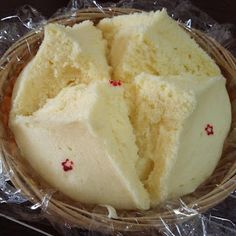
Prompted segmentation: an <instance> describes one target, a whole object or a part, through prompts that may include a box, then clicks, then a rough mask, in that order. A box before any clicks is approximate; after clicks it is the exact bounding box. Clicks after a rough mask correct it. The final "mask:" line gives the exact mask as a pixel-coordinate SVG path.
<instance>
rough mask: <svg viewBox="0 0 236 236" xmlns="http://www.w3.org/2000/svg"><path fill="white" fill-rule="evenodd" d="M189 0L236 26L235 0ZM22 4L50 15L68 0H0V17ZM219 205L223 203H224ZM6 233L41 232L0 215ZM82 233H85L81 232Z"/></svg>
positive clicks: (35, 235)
mask: <svg viewBox="0 0 236 236" xmlns="http://www.w3.org/2000/svg"><path fill="white" fill-rule="evenodd" d="M98 2H99V1H98ZM100 2H106V1H100ZM113 2H116V1H113ZM191 2H192V3H194V4H195V5H196V6H197V7H199V8H200V9H202V10H204V11H205V12H206V13H208V15H210V16H211V17H212V18H213V19H215V20H216V21H217V22H219V23H231V24H234V25H235V26H236V0H220V1H217V0H192V1H191ZM24 4H29V5H31V6H33V7H34V8H36V9H37V10H38V11H39V12H41V13H42V14H43V15H44V16H46V17H50V16H51V15H52V14H53V13H54V12H55V11H56V10H57V9H58V8H61V7H64V6H66V5H67V4H68V0H48V1H45V0H2V1H1V3H0V18H3V17H6V16H9V15H14V14H15V12H16V9H17V8H18V7H20V6H22V5H24ZM234 203H235V202H234ZM221 205H224V203H223V204H221ZM1 208H2V209H3V208H4V211H5V212H6V213H7V206H1V207H0V213H1V212H2V211H1ZM221 208H222V207H221ZM223 209H224V207H223ZM234 209H235V208H234ZM235 223H236V222H235ZM33 226H35V227H37V228H40V229H42V230H44V231H46V232H48V233H49V234H50V235H59V234H58V232H56V231H55V230H54V229H53V228H52V227H50V226H49V225H47V223H45V222H38V223H34V224H33ZM8 235H9V236H16V235H17V236H18V235H25V236H39V235H42V234H41V233H39V232H35V231H34V230H31V229H29V228H26V227H25V226H21V225H19V224H18V223H14V222H12V221H11V220H9V219H4V218H3V217H1V216H0V236H8ZM83 235H86V234H84V233H83Z"/></svg>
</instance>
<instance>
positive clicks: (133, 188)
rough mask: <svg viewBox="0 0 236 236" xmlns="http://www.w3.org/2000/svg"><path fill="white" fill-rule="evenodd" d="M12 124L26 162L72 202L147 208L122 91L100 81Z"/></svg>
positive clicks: (62, 95)
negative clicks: (137, 169) (137, 170)
mask: <svg viewBox="0 0 236 236" xmlns="http://www.w3.org/2000/svg"><path fill="white" fill-rule="evenodd" d="M10 125H11V127H12V129H13V130H14V134H15V138H16V142H17V144H18V146H19V148H20V150H21V151H22V155H23V156H24V158H26V159H27V160H28V161H29V163H30V164H31V165H32V166H33V168H34V169H35V170H36V171H37V172H38V173H39V174H41V175H42V176H43V177H44V178H45V179H46V181H48V182H49V183H50V184H51V185H52V186H54V187H55V188H56V189H58V190H60V191H61V192H63V193H65V194H66V195H67V196H69V197H71V198H72V199H75V200H77V201H81V202H83V203H90V204H110V205H112V206H114V207H116V208H125V209H135V208H139V209H148V208H149V206H150V203H149V202H150V200H149V196H148V193H147V191H146V190H145V188H144V186H143V184H142V183H141V181H140V180H139V178H138V175H137V172H136V169H135V164H136V162H137V160H138V155H137V152H138V149H137V146H136V144H135V136H134V134H133V129H132V126H131V124H130V121H129V118H128V110H127V105H126V103H125V101H124V98H123V88H122V87H113V86H111V85H110V84H109V82H108V81H106V82H102V81H100V82H99V81H98V82H94V83H91V84H90V85H88V86H85V85H76V86H72V87H67V88H64V89H62V91H61V92H60V93H59V94H58V95H57V96H56V97H55V98H53V99H49V100H47V102H46V104H45V105H44V106H43V107H42V108H41V109H39V110H38V111H37V112H35V113H33V115H32V116H17V117H16V118H14V119H12V121H11V123H10ZM45 170H46V172H45Z"/></svg>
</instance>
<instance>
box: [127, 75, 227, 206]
mask: <svg viewBox="0 0 236 236" xmlns="http://www.w3.org/2000/svg"><path fill="white" fill-rule="evenodd" d="M135 83H136V89H137V91H136V104H137V106H136V114H135V115H134V116H133V117H132V118H131V120H132V124H133V127H134V131H135V135H136V139H137V145H138V148H139V155H140V157H141V159H140V160H139V162H138V164H137V169H138V172H139V174H140V177H141V178H142V179H143V181H144V183H145V186H146V188H147V189H148V191H149V193H150V198H151V201H152V204H154V205H155V204H157V203H159V202H161V201H164V200H166V199H167V198H172V197H179V196H182V195H185V194H187V193H191V192H193V191H194V190H195V189H196V188H197V187H198V186H199V185H200V184H201V183H202V182H203V181H204V180H205V179H207V177H209V176H210V175H211V174H212V172H213V170H214V169H215V167H216V164H217V162H218V160H219V158H220V156H221V153H222V148H223V143H224V140H225V137H226V136H227V133H228V131H229V128H230V124H231V106H230V101H229V97H228V94H227V91H226V88H225V79H224V78H223V77H218V78H217V77H216V78H215V77H212V78H208V79H204V78H196V77H190V76H188V75H187V76H165V77H162V76H153V75H149V74H145V73H143V74H140V75H139V76H137V77H136V78H135Z"/></svg>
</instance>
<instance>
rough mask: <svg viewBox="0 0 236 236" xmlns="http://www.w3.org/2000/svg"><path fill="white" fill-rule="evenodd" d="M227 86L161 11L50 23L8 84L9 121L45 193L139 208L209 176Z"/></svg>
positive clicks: (223, 130)
mask: <svg viewBox="0 0 236 236" xmlns="http://www.w3.org/2000/svg"><path fill="white" fill-rule="evenodd" d="M225 83H226V80H225V79H224V78H223V77H222V75H221V72H220V69H219V68H218V66H217V65H216V64H215V62H214V61H213V60H212V59H211V57H210V56H209V55H208V54H207V53H206V52H204V51H203V50H202V49H201V48H200V47H199V46H198V44H197V43H196V42H195V41H194V40H193V39H191V37H190V36H189V35H188V34H187V33H186V32H185V30H184V29H183V28H182V27H181V26H179V24H178V23H177V22H175V21H174V20H172V19H171V18H170V17H169V16H168V15H167V13H166V11H165V10H162V11H156V12H150V13H144V12H143V13H134V14H131V15H123V16H116V17H113V18H109V19H103V20H101V21H100V22H99V23H98V24H97V25H96V26H94V24H93V23H92V22H91V21H84V22H82V23H80V24H75V25H74V26H73V27H65V26H63V25H58V24H49V25H47V26H46V27H45V36H44V40H43V42H42V44H41V46H40V48H39V50H38V53H37V54H36V56H35V57H34V58H33V59H32V60H31V61H30V63H29V64H28V65H27V66H26V67H25V69H24V70H23V71H22V72H21V74H20V75H19V77H18V79H17V81H16V84H15V86H14V90H13V96H12V107H11V112H10V118H9V126H10V128H11V130H12V132H13V134H14V137H15V140H16V143H17V146H18V147H19V151H20V153H21V156H22V158H25V159H26V160H27V161H28V163H29V164H30V165H31V166H32V167H33V169H34V170H35V171H36V172H37V173H38V174H39V175H41V177H43V178H44V179H45V180H46V181H47V182H48V184H49V185H50V186H51V187H52V188H54V189H56V190H58V191H60V192H62V193H64V194H65V195H66V196H68V197H70V198H71V199H74V200H75V201H79V202H81V203H86V204H100V205H111V206H113V207H115V208H117V209H142V210H146V209H149V208H150V207H151V206H156V205H157V204H159V203H162V202H163V201H165V200H167V199H172V198H178V197H181V196H183V195H185V194H188V193H192V192H193V191H195V189H196V188H197V187H198V186H199V185H200V184H202V183H203V182H204V181H205V180H206V179H207V178H208V177H209V176H210V175H211V174H212V172H213V171H214V169H215V167H216V165H217V162H218V161H219V158H220V156H221V154H222V150H223V144H224V140H225V138H226V137H227V134H228V131H229V129H230V125H231V105H230V101H229V97H228V94H227V91H226V87H225Z"/></svg>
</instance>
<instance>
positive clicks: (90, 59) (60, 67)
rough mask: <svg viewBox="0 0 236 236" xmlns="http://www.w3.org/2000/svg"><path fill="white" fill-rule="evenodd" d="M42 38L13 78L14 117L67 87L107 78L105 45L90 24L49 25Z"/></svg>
mask: <svg viewBox="0 0 236 236" xmlns="http://www.w3.org/2000/svg"><path fill="white" fill-rule="evenodd" d="M44 35H45V36H44V40H43V42H42V44H41V46H40V48H39V50H38V52H37V55H36V56H35V57H34V58H33V59H32V61H31V62H30V63H29V64H28V65H27V67H25V69H24V70H23V72H22V73H21V74H20V76H19V78H18V79H17V83H16V85H15V89H14V90H15V91H16V92H15V93H14V94H13V97H14V98H13V104H12V106H13V109H12V111H13V112H15V113H16V114H21V115H30V114H32V112H34V111H36V110H37V109H38V108H40V106H42V105H44V103H45V101H46V99H47V98H52V97H54V96H55V95H56V94H57V93H58V92H59V91H60V90H61V89H62V88H63V87H65V86H67V85H68V84H71V83H79V82H83V83H89V82H90V81H92V80H95V79H100V80H102V79H107V78H109V73H110V68H109V66H108V64H107V60H106V56H105V54H106V42H105V40H103V38H102V33H101V32H100V30H98V29H97V28H96V27H95V26H94V25H93V23H92V22H90V21H84V22H83V23H81V24H77V25H74V26H73V27H65V26H62V25H58V24H49V25H47V26H46V27H45V34H44Z"/></svg>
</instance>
